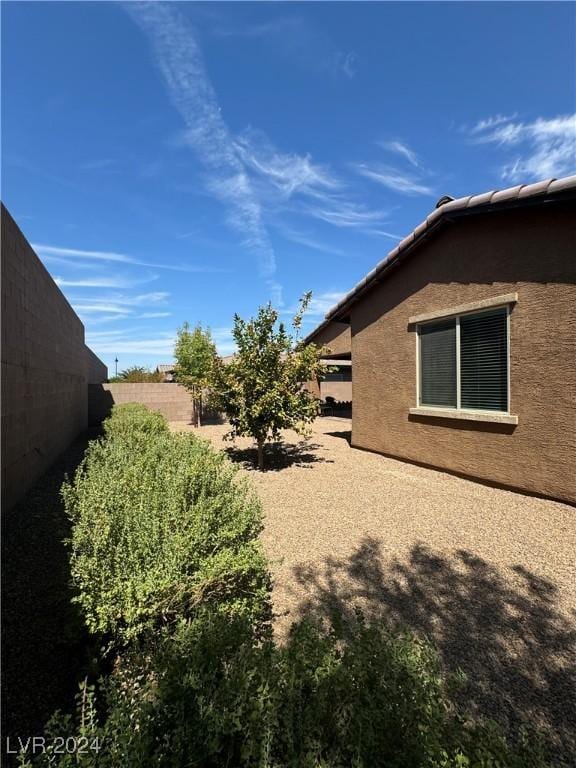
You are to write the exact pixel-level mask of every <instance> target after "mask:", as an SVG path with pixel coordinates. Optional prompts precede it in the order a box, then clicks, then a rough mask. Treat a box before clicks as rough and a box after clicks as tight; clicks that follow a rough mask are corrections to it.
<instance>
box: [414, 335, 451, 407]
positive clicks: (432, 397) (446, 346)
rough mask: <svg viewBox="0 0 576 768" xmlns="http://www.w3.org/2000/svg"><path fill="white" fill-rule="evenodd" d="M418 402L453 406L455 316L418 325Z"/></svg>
mask: <svg viewBox="0 0 576 768" xmlns="http://www.w3.org/2000/svg"><path fill="white" fill-rule="evenodd" d="M420 404H421V405H437V406H444V407H448V408H450V407H451V408H455V407H456V320H447V321H446V320H443V321H442V322H441V323H431V324H429V325H423V326H422V327H421V328H420Z"/></svg>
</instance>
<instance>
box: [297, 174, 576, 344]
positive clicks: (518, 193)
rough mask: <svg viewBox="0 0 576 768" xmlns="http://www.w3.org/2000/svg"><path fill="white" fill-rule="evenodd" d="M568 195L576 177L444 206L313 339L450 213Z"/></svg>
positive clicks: (341, 303) (337, 307) (338, 308)
mask: <svg viewBox="0 0 576 768" xmlns="http://www.w3.org/2000/svg"><path fill="white" fill-rule="evenodd" d="M566 192H572V193H574V192H576V175H574V176H566V177H565V178H562V179H546V180H545V181H537V182H535V183H534V184H518V185H517V186H515V187H508V188H507V189H502V190H491V191H490V192H483V193H481V194H478V195H468V196H466V197H459V198H457V199H456V200H450V201H449V202H445V203H442V204H441V205H439V206H438V207H437V208H435V209H434V210H433V211H432V212H431V213H430V214H429V215H428V216H427V217H426V219H425V220H424V221H423V222H422V223H421V224H419V225H418V226H417V227H416V228H415V229H414V230H413V231H412V232H411V233H410V234H409V235H407V236H406V237H405V238H404V239H403V240H401V241H400V242H399V243H398V245H397V246H396V247H395V248H394V249H393V250H392V251H390V253H389V254H388V255H387V256H386V257H385V258H384V259H382V261H380V262H379V263H378V264H377V265H376V266H375V267H374V269H373V270H372V271H371V272H369V273H368V274H367V275H366V276H365V277H364V278H363V279H362V280H360V282H359V283H358V284H357V285H355V286H354V288H352V290H351V291H349V292H348V293H347V294H346V295H345V296H344V298H342V299H341V300H340V301H339V302H338V304H336V305H335V306H334V307H332V309H330V310H329V311H328V312H327V313H326V319H325V320H324V321H323V322H322V323H321V324H320V326H318V328H316V329H315V330H314V331H313V332H312V333H311V334H309V336H312V335H314V334H315V333H316V332H317V331H318V330H319V329H320V328H323V327H324V326H325V325H328V323H329V322H330V321H331V320H339V319H340V318H341V317H342V315H343V312H344V311H345V310H347V309H348V308H349V307H350V305H351V304H353V303H354V302H355V301H356V300H357V299H358V298H359V297H360V294H362V293H363V292H364V291H365V290H366V289H367V287H368V286H369V285H370V283H372V281H373V280H374V279H375V278H376V277H380V276H381V277H383V276H384V275H383V274H382V273H384V272H385V271H386V270H387V269H388V268H389V267H391V266H392V265H393V264H394V262H396V261H397V260H398V259H399V258H400V257H401V256H403V255H404V254H405V252H406V251H407V250H408V249H409V248H410V246H412V245H413V244H414V243H415V242H417V241H418V240H420V239H422V238H423V237H425V236H426V235H427V234H428V233H429V232H430V231H431V230H432V229H434V228H436V227H437V226H438V225H439V224H441V223H442V221H444V220H447V219H449V218H450V216H449V214H451V213H452V214H455V215H462V214H467V213H481V212H482V211H484V210H486V211H492V210H494V209H497V208H498V207H499V206H502V207H516V206H519V205H523V204H525V203H536V202H546V201H548V200H551V199H556V198H557V197H558V196H561V193H566Z"/></svg>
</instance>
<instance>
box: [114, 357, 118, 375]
mask: <svg viewBox="0 0 576 768" xmlns="http://www.w3.org/2000/svg"><path fill="white" fill-rule="evenodd" d="M114 362H115V363H116V374H115V375H116V376H118V358H117V357H116V358H114Z"/></svg>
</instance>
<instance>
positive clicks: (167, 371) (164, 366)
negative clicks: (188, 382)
mask: <svg viewBox="0 0 576 768" xmlns="http://www.w3.org/2000/svg"><path fill="white" fill-rule="evenodd" d="M175 367H176V366H175V363H160V364H159V365H157V366H156V370H155V371H154V373H161V374H162V376H163V377H164V379H163V380H164V382H165V383H167V382H173V381H174V368H175Z"/></svg>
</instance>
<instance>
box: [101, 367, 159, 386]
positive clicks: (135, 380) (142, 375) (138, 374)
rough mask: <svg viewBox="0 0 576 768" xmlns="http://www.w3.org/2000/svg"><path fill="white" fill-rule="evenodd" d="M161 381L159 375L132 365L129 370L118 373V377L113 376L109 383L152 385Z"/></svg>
mask: <svg viewBox="0 0 576 768" xmlns="http://www.w3.org/2000/svg"><path fill="white" fill-rule="evenodd" d="M161 381H163V376H162V374H161V373H155V372H154V371H151V370H149V369H148V368H144V366H141V365H132V366H131V367H130V368H126V370H124V371H120V373H119V374H118V376H113V377H112V378H111V379H110V382H112V383H114V382H117V383H126V384H128V383H131V384H152V383H155V382H156V383H158V382H161Z"/></svg>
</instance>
